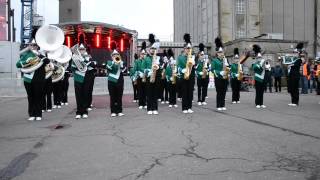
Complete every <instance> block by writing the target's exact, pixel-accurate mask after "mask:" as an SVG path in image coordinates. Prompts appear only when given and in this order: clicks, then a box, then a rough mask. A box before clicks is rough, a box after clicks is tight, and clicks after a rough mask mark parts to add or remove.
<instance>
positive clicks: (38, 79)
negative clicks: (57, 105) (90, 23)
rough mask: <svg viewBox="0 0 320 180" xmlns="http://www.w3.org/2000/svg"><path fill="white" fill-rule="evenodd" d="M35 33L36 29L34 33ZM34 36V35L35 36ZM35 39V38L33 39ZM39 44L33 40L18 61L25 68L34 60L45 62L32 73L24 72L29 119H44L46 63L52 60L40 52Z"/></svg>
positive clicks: (18, 66)
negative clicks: (43, 101) (43, 102)
mask: <svg viewBox="0 0 320 180" xmlns="http://www.w3.org/2000/svg"><path fill="white" fill-rule="evenodd" d="M33 34H34V35H35V31H34V33H33ZM33 37H34V36H33ZM33 41H34V40H33ZM38 48H39V47H38V46H37V44H36V43H35V42H32V43H31V44H30V45H29V46H28V47H27V48H25V49H24V50H22V51H21V52H20V59H19V61H18V62H17V63H16V67H17V68H24V67H27V66H29V65H30V64H33V61H34V60H36V59H37V60H40V61H38V62H39V63H40V62H41V61H42V62H43V64H42V65H41V66H40V67H39V68H38V69H36V70H34V71H32V72H30V73H23V79H24V86H25V88H26V92H27V95H28V113H29V119H28V120H29V121H34V120H37V121H40V120H42V107H41V105H42V100H43V96H44V87H45V74H46V73H45V65H46V64H48V63H49V62H50V60H49V59H48V58H46V57H45V56H43V55H41V54H40V53H39V52H38Z"/></svg>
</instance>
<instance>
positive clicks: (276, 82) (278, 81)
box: [274, 77, 281, 92]
mask: <svg viewBox="0 0 320 180" xmlns="http://www.w3.org/2000/svg"><path fill="white" fill-rule="evenodd" d="M274 88H275V89H276V92H278V90H279V92H281V77H275V78H274Z"/></svg>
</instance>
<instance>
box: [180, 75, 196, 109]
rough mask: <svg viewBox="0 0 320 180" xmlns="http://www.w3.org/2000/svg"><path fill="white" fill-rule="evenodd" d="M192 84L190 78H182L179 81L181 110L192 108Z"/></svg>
mask: <svg viewBox="0 0 320 180" xmlns="http://www.w3.org/2000/svg"><path fill="white" fill-rule="evenodd" d="M193 85H194V84H193V82H192V79H189V80H185V79H183V80H182V82H181V88H182V111H184V110H188V109H192V97H193Z"/></svg>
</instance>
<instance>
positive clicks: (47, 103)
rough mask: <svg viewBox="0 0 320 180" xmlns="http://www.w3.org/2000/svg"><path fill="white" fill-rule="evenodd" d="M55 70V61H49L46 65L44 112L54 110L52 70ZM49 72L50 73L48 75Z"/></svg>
mask: <svg viewBox="0 0 320 180" xmlns="http://www.w3.org/2000/svg"><path fill="white" fill-rule="evenodd" d="M53 70H54V65H53V63H51V62H50V63H49V64H47V65H46V66H45V71H46V77H45V79H46V80H45V86H44V96H43V100H42V112H44V111H47V112H51V111H52V91H53V89H52V77H51V75H52V71H53ZM47 74H48V75H47Z"/></svg>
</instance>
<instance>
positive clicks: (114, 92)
mask: <svg viewBox="0 0 320 180" xmlns="http://www.w3.org/2000/svg"><path fill="white" fill-rule="evenodd" d="M111 48H112V50H113V51H112V53H111V58H112V60H109V61H107V63H106V64H107V65H106V66H107V70H108V90H109V96H110V109H111V117H115V116H123V115H124V114H123V112H122V110H123V109H122V95H123V85H124V80H123V72H124V71H125V69H126V68H125V66H124V63H123V61H122V58H121V56H120V54H119V52H118V51H117V50H116V48H117V47H116V44H115V43H112V44H111Z"/></svg>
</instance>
